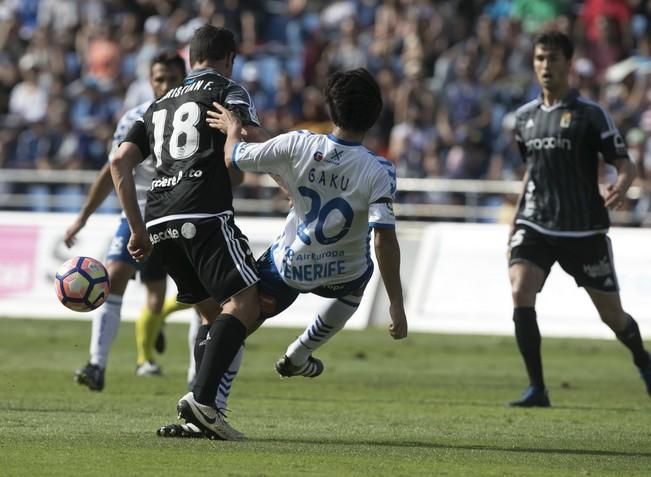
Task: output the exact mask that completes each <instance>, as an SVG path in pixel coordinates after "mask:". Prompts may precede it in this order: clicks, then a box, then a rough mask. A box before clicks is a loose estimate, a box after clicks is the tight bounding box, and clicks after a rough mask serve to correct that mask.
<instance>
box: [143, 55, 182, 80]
mask: <svg viewBox="0 0 651 477" xmlns="http://www.w3.org/2000/svg"><path fill="white" fill-rule="evenodd" d="M157 63H160V64H163V65H165V66H175V67H176V68H178V69H179V70H181V76H185V60H184V59H183V58H182V57H181V55H179V54H178V53H177V52H176V51H175V50H161V51H159V52H158V53H156V56H154V57H153V58H152V59H151V62H150V63H149V69H150V71H151V69H152V68H153V67H154V65H155V64H157Z"/></svg>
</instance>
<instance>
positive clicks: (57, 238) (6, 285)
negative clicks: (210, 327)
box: [0, 212, 379, 328]
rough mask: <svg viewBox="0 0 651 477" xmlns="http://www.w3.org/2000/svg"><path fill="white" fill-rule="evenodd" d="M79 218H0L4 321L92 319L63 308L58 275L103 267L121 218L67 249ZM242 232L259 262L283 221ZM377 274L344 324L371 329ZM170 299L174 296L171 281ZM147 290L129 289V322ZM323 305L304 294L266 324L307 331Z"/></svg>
mask: <svg viewBox="0 0 651 477" xmlns="http://www.w3.org/2000/svg"><path fill="white" fill-rule="evenodd" d="M74 218H75V216H74V215H71V214H36V213H11V212H0V317H26V318H65V319H90V318H91V316H92V313H76V312H74V311H71V310H68V309H67V308H65V307H64V306H63V305H61V304H60V303H59V302H58V300H57V298H56V294H55V292H54V275H55V273H56V270H57V268H58V267H59V265H60V264H61V263H63V262H64V261H65V260H67V259H68V258H71V257H74V256H77V255H85V256H90V257H93V258H97V259H98V260H100V261H103V260H104V258H105V256H106V251H107V250H108V246H109V243H110V241H111V238H112V237H113V234H114V232H115V230H116V228H117V225H118V223H119V220H120V219H119V217H118V216H117V215H101V214H97V215H94V216H92V217H91V218H90V219H89V221H88V224H87V225H86V227H85V228H84V229H83V230H82V231H81V232H80V233H79V235H78V241H77V243H76V244H75V246H74V247H73V248H71V249H68V248H67V247H66V246H65V244H64V243H63V234H64V232H65V230H66V228H67V227H68V226H69V225H70V224H71V223H72V221H73V220H74ZM237 224H238V226H239V227H240V229H241V230H242V231H243V232H244V234H246V235H247V236H248V238H249V241H250V244H251V248H252V250H253V253H254V255H256V256H258V255H259V254H260V253H261V252H263V251H264V250H265V249H266V248H267V247H268V246H269V244H270V242H271V241H272V240H273V238H274V237H275V235H276V234H278V233H280V232H281V229H282V224H283V220H282V219H257V218H240V219H238V220H237ZM378 276H379V272H377V271H376V273H374V276H373V278H372V279H371V281H370V283H369V285H368V287H367V291H366V293H365V295H364V299H363V300H362V304H361V305H360V308H359V309H358V310H357V312H356V313H355V315H353V317H352V318H351V319H350V320H349V321H348V323H347V324H346V327H347V328H364V327H366V326H367V324H368V320H369V316H370V313H371V308H372V304H373V299H374V296H375V290H376V288H377V284H378ZM168 285H169V286H168V296H173V295H174V294H176V287H175V285H174V282H173V281H172V280H171V279H170V280H169V281H168ZM144 298H145V289H144V287H143V286H142V284H141V283H140V282H139V280H133V281H132V282H131V283H130V284H129V286H128V287H127V291H126V293H125V296H124V303H123V307H122V315H123V319H125V320H134V319H135V318H137V316H138V315H139V313H140V310H141V309H142V307H143V305H144ZM322 302H323V299H322V298H320V297H318V296H315V295H311V294H302V295H300V296H299V298H298V299H297V300H296V302H295V303H294V304H293V305H292V306H291V307H290V308H289V309H288V310H286V311H285V312H283V313H281V314H280V315H278V316H276V317H274V318H272V319H270V320H268V323H267V324H268V325H270V326H285V327H304V326H307V325H308V324H309V323H311V321H312V319H313V317H314V313H315V312H316V311H317V310H318V309H319V306H320V304H321V303H322ZM192 313H193V312H192V311H191V310H185V311H180V312H177V313H175V314H173V315H172V316H170V317H169V318H168V319H169V321H188V320H189V318H190V317H191V316H192Z"/></svg>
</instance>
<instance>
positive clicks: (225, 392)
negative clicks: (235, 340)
mask: <svg viewBox="0 0 651 477" xmlns="http://www.w3.org/2000/svg"><path fill="white" fill-rule="evenodd" d="M242 356H244V343H242V346H240V349H239V351H238V352H237V354H236V355H235V357H234V358H233V361H231V365H230V366H229V367H228V370H227V371H226V372H225V373H224V375H223V376H222V379H221V380H220V381H219V387H218V388H217V395H216V396H215V407H217V409H226V404H227V403H228V396H229V395H230V394H231V386H232V385H233V380H234V379H235V376H237V372H238V371H239V370H240V366H241V364H242Z"/></svg>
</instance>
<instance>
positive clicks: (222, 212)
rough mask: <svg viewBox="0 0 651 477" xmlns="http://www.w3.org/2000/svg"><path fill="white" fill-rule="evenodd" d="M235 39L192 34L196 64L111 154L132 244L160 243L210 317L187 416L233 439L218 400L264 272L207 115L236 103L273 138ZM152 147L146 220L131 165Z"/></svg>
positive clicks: (190, 299)
mask: <svg viewBox="0 0 651 477" xmlns="http://www.w3.org/2000/svg"><path fill="white" fill-rule="evenodd" d="M235 49H236V48H235V40H234V37H233V34H232V32H230V31H229V30H226V29H224V28H216V27H213V26H211V25H204V26H202V27H201V28H199V29H197V30H196V31H195V33H194V36H193V38H192V40H191V42H190V63H191V65H192V68H193V71H192V72H191V73H190V74H189V75H188V76H186V78H185V80H184V83H183V85H182V86H180V87H177V88H174V89H172V90H170V91H169V92H168V93H167V94H166V95H165V96H163V97H162V98H160V99H158V100H157V101H156V102H154V103H153V104H152V106H151V107H150V108H149V110H147V112H146V113H145V114H144V116H143V118H142V120H140V121H138V122H136V124H135V125H134V126H133V128H132V129H131V131H130V132H129V134H128V135H127V137H126V139H125V141H124V142H123V143H122V145H121V146H120V148H119V149H118V152H117V154H116V157H115V158H114V161H113V162H112V164H111V171H112V174H113V180H114V183H115V186H116V191H117V193H118V197H119V198H120V202H121V203H122V206H123V208H124V210H125V213H126V215H127V219H128V221H129V226H130V228H131V239H130V241H129V251H130V252H131V254H132V256H133V257H134V258H135V259H136V260H142V259H144V258H145V257H146V256H147V254H148V253H149V251H150V250H151V247H152V245H153V246H155V247H156V248H157V249H158V252H160V255H161V256H162V257H163V265H164V267H165V269H166V271H167V272H168V274H169V275H170V276H171V277H172V278H173V279H174V281H175V283H176V286H177V288H178V297H177V300H178V301H179V302H182V303H188V304H192V305H195V308H197V310H198V311H199V312H200V314H201V316H202V319H203V323H204V325H203V326H202V328H201V329H200V331H199V335H198V339H197V342H196V345H195V358H196V360H197V364H198V372H197V376H196V379H195V384H194V386H193V389H192V391H191V392H189V393H187V394H186V395H185V396H183V397H182V398H181V399H180V400H179V401H178V403H177V410H178V412H179V417H183V418H184V419H185V420H186V421H188V422H191V423H193V424H195V425H196V426H198V427H199V428H201V429H202V430H203V431H204V432H205V433H206V435H208V436H209V437H212V438H218V439H227V440H234V439H240V438H241V437H242V435H241V433H239V432H238V431H236V430H235V429H233V428H232V427H230V425H228V423H226V421H225V420H224V416H223V414H222V412H220V410H218V409H216V408H215V395H216V393H217V387H218V385H219V381H220V379H221V378H222V376H223V375H224V373H225V371H227V369H228V366H229V364H230V363H231V362H232V361H233V358H234V357H235V355H236V354H237V353H238V351H239V350H240V347H241V345H242V343H243V340H244V338H245V335H246V332H247V329H248V328H249V327H250V326H251V325H252V324H253V323H254V322H255V321H256V319H257V318H258V316H259V305H258V292H257V286H256V284H257V282H258V274H257V270H256V265H255V261H254V260H253V256H252V254H251V251H250V249H249V245H248V242H247V239H246V237H245V236H244V235H243V234H242V233H241V232H240V230H239V229H238V228H237V226H236V225H235V223H234V221H233V215H234V214H233V207H232V201H233V197H232V189H231V186H232V185H234V184H236V183H238V182H240V181H241V180H242V178H243V174H242V173H238V172H237V171H229V170H227V168H226V165H225V163H224V141H225V136H224V135H223V134H221V133H219V132H217V131H215V130H213V129H211V128H210V127H208V126H207V125H206V123H205V119H206V110H207V109H208V108H211V107H212V103H213V101H215V102H218V103H219V104H222V105H224V106H225V107H227V108H229V109H230V110H232V111H234V112H236V114H237V115H238V116H239V117H240V118H241V120H242V124H243V127H244V129H245V131H246V134H247V136H250V137H251V138H257V139H256V140H264V139H266V138H267V135H266V133H264V132H263V131H262V130H261V128H260V127H259V123H258V118H257V114H256V111H255V107H254V105H253V103H252V101H251V97H250V96H249V93H248V92H247V91H246V90H245V89H244V88H243V87H242V86H240V85H238V84H237V83H235V82H233V81H232V80H230V79H229V76H230V75H231V73H232V69H233V62H234V59H235ZM150 152H151V153H153V156H154V158H155V159H156V171H157V175H156V177H155V178H154V180H153V181H152V184H151V189H150V191H149V193H148V196H147V206H146V209H145V221H143V219H142V217H141V215H140V212H139V210H138V208H137V204H136V202H135V190H134V188H133V180H132V174H131V171H132V169H133V167H135V165H137V164H138V162H139V161H141V160H142V158H143V157H146V156H147V155H149V154H150ZM145 222H146V225H145Z"/></svg>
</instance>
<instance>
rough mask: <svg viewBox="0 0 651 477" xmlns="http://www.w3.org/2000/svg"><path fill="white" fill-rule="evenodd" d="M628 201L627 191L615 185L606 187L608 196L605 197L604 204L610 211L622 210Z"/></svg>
mask: <svg viewBox="0 0 651 477" xmlns="http://www.w3.org/2000/svg"><path fill="white" fill-rule="evenodd" d="M625 200H626V191H625V190H623V189H622V188H621V187H618V186H617V185H615V184H610V185H608V186H607V187H606V196H605V197H604V204H605V205H606V207H608V208H609V209H621V208H622V206H623V205H624V201H625Z"/></svg>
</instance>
